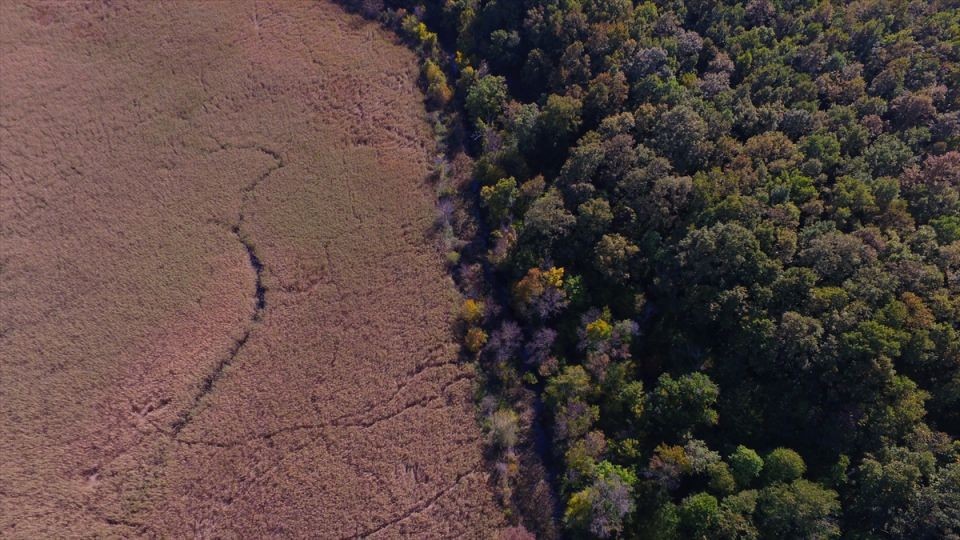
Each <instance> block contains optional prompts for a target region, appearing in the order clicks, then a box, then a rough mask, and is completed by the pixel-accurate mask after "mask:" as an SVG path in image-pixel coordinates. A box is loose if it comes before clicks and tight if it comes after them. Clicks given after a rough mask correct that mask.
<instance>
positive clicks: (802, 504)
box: [756, 480, 840, 540]
mask: <svg viewBox="0 0 960 540" xmlns="http://www.w3.org/2000/svg"><path fill="white" fill-rule="evenodd" d="M839 511H840V503H839V501H838V500H837V493H836V492H834V491H832V490H829V489H825V488H823V487H821V486H820V485H818V484H815V483H813V482H810V481H807V480H797V481H795V482H792V483H789V484H787V483H776V484H773V485H772V486H768V487H766V488H763V489H762V490H760V493H759V496H758V497H757V513H756V524H757V529H758V530H759V531H760V534H761V535H762V537H764V538H783V539H797V540H800V539H828V538H837V537H839V536H840V528H839V526H838V525H837V514H838V512H839Z"/></svg>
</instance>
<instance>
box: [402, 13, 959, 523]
mask: <svg viewBox="0 0 960 540" xmlns="http://www.w3.org/2000/svg"><path fill="white" fill-rule="evenodd" d="M392 4H393V6H394V7H399V8H405V9H404V10H402V11H401V12H400V17H403V19H402V28H403V29H404V31H405V32H406V33H407V35H408V36H411V38H412V39H414V40H415V41H416V42H417V43H419V45H420V46H421V47H422V48H423V50H426V51H428V55H427V56H428V57H429V58H430V59H428V60H427V61H426V63H425V66H424V76H425V79H426V84H427V85H428V88H427V91H428V95H429V98H430V99H431V101H432V102H433V103H434V104H435V105H436V106H438V107H447V108H448V109H459V110H462V111H464V112H465V114H466V121H467V123H468V125H469V129H470V131H471V132H472V133H473V134H474V136H473V137H472V142H471V144H473V145H474V147H475V148H474V150H475V153H476V156H477V160H476V167H475V177H476V179H477V181H478V182H479V185H480V186H481V189H480V190H479V197H480V198H481V200H482V207H483V216H484V220H485V222H486V223H485V225H486V227H485V229H484V231H485V234H488V235H489V242H488V246H489V251H488V252H487V253H486V255H485V259H486V260H485V264H487V265H488V266H489V267H490V268H492V269H493V275H494V276H495V279H496V280H497V281H498V282H499V283H501V284H502V290H505V291H506V292H507V293H508V294H509V301H508V302H507V304H508V305H507V306H506V308H505V309H502V310H496V309H490V305H492V304H494V303H495V302H496V300H495V299H489V298H488V299H484V298H481V297H477V298H474V299H471V300H469V301H468V304H467V305H465V306H464V317H463V319H464V321H465V324H466V325H467V327H468V330H467V332H466V344H467V346H468V348H470V349H472V350H474V351H477V353H478V355H479V358H480V360H481V363H482V365H484V366H485V367H486V368H487V372H488V373H489V374H490V380H491V385H493V386H496V387H499V388H500V395H503V396H509V395H511V388H520V387H523V388H526V389H528V390H529V389H533V390H534V391H536V392H537V393H538V395H539V398H540V399H541V400H542V402H543V404H544V407H545V411H546V412H545V413H544V414H545V416H546V418H547V423H548V426H549V429H548V431H549V437H551V448H552V450H551V451H552V452H553V455H554V458H555V460H556V463H557V468H558V469H559V470H558V478H557V481H556V484H557V490H558V492H559V494H560V498H561V500H562V506H563V508H562V509H561V513H562V516H561V517H560V519H561V520H562V524H563V527H564V534H565V535H567V536H570V537H600V538H609V537H617V536H621V537H627V538H835V537H841V536H842V537H845V538H957V537H958V535H960V462H958V459H960V444H958V442H957V437H958V435H960V148H958V146H960V9H958V6H957V4H956V3H953V2H950V1H946V0H944V1H936V0H932V1H913V2H907V1H897V0H890V1H884V0H861V1H856V2H837V1H825V0H820V1H817V0H806V1H805V0H796V1H790V0H781V1H777V0H751V1H749V2H746V3H743V2H729V1H711V0H690V1H682V0H674V1H655V2H631V1H629V0H582V1H576V0H542V1H533V0H524V1H520V0H499V1H498V0H492V1H483V0H444V1H439V0H436V1H427V2H425V3H424V4H420V5H415V4H413V3H410V2H393V3H392ZM468 270H469V269H468ZM461 271H467V270H463V269H461ZM485 306H486V307H485ZM488 405H489V404H488ZM488 408H489V409H490V410H489V411H488V412H489V414H490V418H491V420H490V426H491V429H492V430H493V431H494V432H495V435H496V437H495V442H496V443H497V444H499V445H500V446H502V447H504V448H505V449H506V450H505V451H506V452H509V447H510V446H511V444H514V442H515V439H516V435H515V433H513V430H514V427H512V423H516V422H517V415H516V414H512V412H511V411H510V410H509V400H506V401H505V402H501V405H499V406H490V407H488ZM521 474H522V473H521Z"/></svg>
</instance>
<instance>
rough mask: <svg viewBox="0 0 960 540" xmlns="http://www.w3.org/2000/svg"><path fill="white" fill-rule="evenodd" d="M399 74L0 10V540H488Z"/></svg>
mask: <svg viewBox="0 0 960 540" xmlns="http://www.w3.org/2000/svg"><path fill="white" fill-rule="evenodd" d="M416 76H417V68H416V63H415V59H414V57H413V55H412V54H411V53H410V52H409V51H407V50H406V49H404V48H403V47H401V46H399V45H397V44H394V43H392V42H391V40H390V37H389V36H388V35H387V34H386V33H385V32H383V31H382V30H380V29H379V28H377V27H376V26H374V25H371V24H369V23H365V22H362V21H361V20H359V19H357V18H355V17H353V16H351V15H348V14H346V13H344V12H343V11H341V10H340V9H339V8H338V7H336V6H333V5H330V4H327V3H323V2H321V3H313V2H305V1H304V2H290V3H280V2H275V3H271V2H262V1H261V2H252V1H251V2H239V1H236V2H234V1H231V2H212V1H211V2H186V1H185V2H150V3H146V2H139V3H133V2H130V3H127V2H103V3H101V2H62V3H51V2H36V3H19V2H16V3H12V2H0V189H2V192H0V242H2V243H0V257H2V259H0V261H2V262H0V300H2V310H0V536H2V537H11V538H43V537H103V536H114V537H132V536H147V537H171V538H178V537H198V536H199V537H247V538H250V537H263V536H271V537H304V536H310V537H318V538H347V537H363V536H376V537H398V536H416V537H424V538H426V537H430V538H433V537H489V536H491V535H492V534H493V532H494V531H495V530H496V529H497V528H498V527H499V526H500V525H501V520H502V518H501V517H500V512H499V510H498V509H497V508H496V506H495V504H494V502H493V498H492V495H491V492H490V490H489V488H488V487H487V475H486V473H485V472H484V471H483V469H482V456H481V444H480V433H479V430H478V428H477V427H476V425H475V422H474V420H473V407H472V405H471V398H470V393H471V390H472V385H473V377H472V373H471V372H470V370H469V369H468V368H466V367H463V366H460V365H458V364H457V363H456V361H455V357H456V352H457V347H456V345H455V344H454V341H453V338H452V336H451V333H450V330H449V328H450V322H451V312H452V311H453V309H452V306H453V305H454V301H455V297H456V293H455V290H454V287H453V284H452V282H451V281H450V280H449V278H448V277H447V276H446V275H445V274H444V272H443V270H442V266H441V264H440V261H439V259H440V258H439V257H438V255H437V253H436V250H435V249H434V248H433V247H432V245H431V243H430V241H429V240H428V239H427V236H426V235H427V231H428V229H429V228H430V226H431V223H432V219H433V194H432V191H431V188H430V186H429V185H428V183H427V181H426V177H427V170H428V154H429V151H428V149H429V141H430V138H431V136H430V132H429V129H428V126H427V125H426V123H425V121H424V119H423V106H422V96H421V95H420V93H419V91H418V90H417V89H416V85H415V81H416Z"/></svg>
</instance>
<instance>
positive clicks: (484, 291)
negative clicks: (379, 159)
mask: <svg viewBox="0 0 960 540" xmlns="http://www.w3.org/2000/svg"><path fill="white" fill-rule="evenodd" d="M335 1H336V2H337V3H338V4H339V5H340V6H342V7H343V8H344V9H346V10H347V11H350V12H353V13H356V14H359V15H361V16H362V17H363V18H365V19H367V20H372V21H376V22H377V23H379V24H380V25H381V26H383V27H384V28H386V29H388V30H390V31H391V32H392V33H393V34H394V35H396V36H397V37H398V39H399V41H400V42H401V43H403V44H404V45H406V46H408V47H409V48H410V49H411V50H413V51H414V52H415V53H416V54H417V57H418V59H419V62H420V73H421V76H420V78H419V80H418V84H419V85H420V87H421V89H422V90H423V92H424V94H425V98H426V99H425V105H426V111H427V112H426V115H427V120H428V122H429V124H430V125H431V127H432V130H433V135H434V142H435V144H436V146H435V150H434V152H435V154H434V156H433V158H432V160H431V163H430V167H431V176H430V181H431V183H432V185H433V187H434V189H435V190H436V204H437V219H436V222H435V225H434V229H433V231H432V232H433V234H434V237H435V241H436V243H437V246H438V249H439V250H440V252H441V253H442V254H443V257H444V263H445V265H446V267H447V270H448V272H449V274H450V275H451V277H452V278H453V280H454V282H455V283H456V285H457V288H458V290H459V292H460V294H461V296H462V298H463V301H462V304H461V306H460V309H459V311H458V313H457V318H456V323H455V327H454V331H455V333H456V335H457V337H458V339H459V340H460V342H461V354H460V361H461V362H463V363H467V364H472V365H474V366H475V368H476V370H475V371H476V373H477V378H478V380H477V384H476V386H475V389H474V398H475V405H476V409H477V410H476V415H477V421H478V423H479V424H480V427H481V428H482V430H483V433H484V435H485V441H484V443H485V451H484V459H485V461H486V465H487V469H488V472H489V473H490V483H491V488H492V489H493V492H494V493H495V495H496V497H497V502H498V503H499V504H500V506H501V508H502V510H503V512H504V514H505V517H506V518H507V520H508V521H509V522H510V523H511V524H512V525H513V526H512V527H511V528H510V529H507V530H505V531H503V533H502V534H501V538H515V539H518V540H525V539H532V538H534V535H533V534H532V533H531V531H532V532H533V533H536V537H537V538H555V537H558V536H559V529H558V527H557V524H558V523H559V522H560V518H561V517H562V512H563V509H562V506H561V505H560V504H559V502H558V498H557V496H556V493H557V491H556V490H557V483H556V482H557V476H556V470H557V469H556V464H555V463H554V462H553V461H554V458H553V457H552V453H551V452H550V446H549V445H550V441H549V435H548V434H547V428H546V426H545V424H544V421H543V420H544V417H543V410H544V407H543V403H542V400H541V399H540V397H539V395H538V393H537V392H536V391H534V390H533V389H531V388H526V387H524V385H523V384H520V385H517V384H510V385H507V384H501V383H497V382H495V381H496V377H490V376H489V372H490V369H491V368H492V367H493V366H487V365H485V361H487V360H482V359H481V355H480V353H481V352H482V351H483V349H484V345H486V343H487V341H488V340H489V338H490V335H489V333H488V330H489V329H490V328H495V327H496V326H497V324H495V323H498V322H499V321H500V319H501V318H502V314H504V313H506V312H507V310H509V303H510V292H509V290H508V288H507V287H505V286H504V285H503V284H502V283H500V281H499V280H497V279H496V278H495V275H494V268H493V266H492V264H491V263H490V261H489V258H488V257H487V254H488V252H489V250H490V249H491V246H490V245H489V242H488V240H487V239H488V238H489V237H490V234H489V233H490V231H489V227H488V225H487V224H486V223H485V221H484V220H483V219H482V216H481V208H480V201H481V197H480V188H481V185H480V182H479V180H478V179H477V178H476V176H475V174H474V161H473V158H474V157H475V156H476V155H477V154H478V152H479V141H480V139H481V138H482V134H481V133H472V132H470V131H469V128H468V125H469V123H468V122H467V121H466V119H465V117H464V115H463V113H462V111H461V109H462V106H463V103H462V97H460V96H463V95H464V94H465V92H466V89H465V88H454V87H452V86H451V85H450V84H449V82H448V81H449V80H456V78H457V77H458V75H460V74H461V73H462V72H463V71H464V70H471V71H475V72H477V75H478V76H479V75H483V71H484V70H485V67H481V68H480V69H479V70H476V69H475V68H473V67H472V66H470V65H469V63H468V62H467V61H466V59H464V58H462V57H461V56H460V55H459V54H457V53H451V52H450V51H448V50H446V48H445V47H444V46H443V45H442V44H441V43H440V39H439V37H438V35H437V34H436V33H434V32H431V31H430V30H429V29H428V28H427V26H426V24H425V23H423V22H422V14H419V13H416V12H413V13H411V12H408V11H407V10H405V9H403V8H396V9H393V8H387V7H385V5H384V3H383V1H382V0H335ZM497 367H498V368H499V369H500V370H501V371H503V370H504V369H507V368H508V367H509V366H506V365H503V364H501V365H499V366H497ZM513 371H514V373H515V374H516V376H517V378H518V380H521V379H522V377H521V375H520V374H519V373H517V372H516V371H515V370H513ZM524 382H530V383H533V382H534V381H524ZM539 384H540V385H542V383H539ZM528 386H529V385H528Z"/></svg>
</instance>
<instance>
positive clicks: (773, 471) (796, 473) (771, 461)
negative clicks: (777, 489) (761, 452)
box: [763, 448, 807, 483]
mask: <svg viewBox="0 0 960 540" xmlns="http://www.w3.org/2000/svg"><path fill="white" fill-rule="evenodd" d="M806 470H807V465H806V464H805V463H804V462H803V458H802V457H800V454H798V453H796V452H794V451H793V450H791V449H789V448H777V449H774V450H773V451H771V452H770V453H769V454H767V457H766V458H765V459H764V460H763V479H764V481H765V482H767V483H773V482H792V481H794V480H797V479H798V478H800V477H801V476H803V473H804V472H806Z"/></svg>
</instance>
